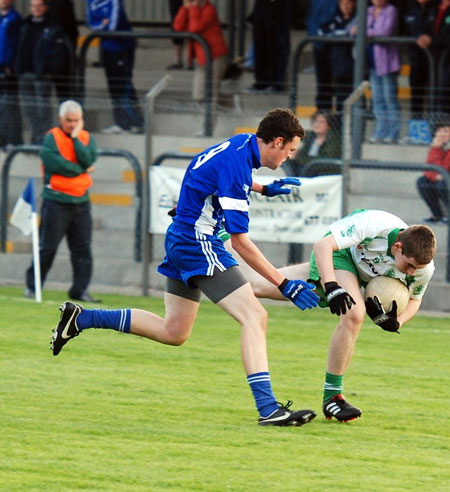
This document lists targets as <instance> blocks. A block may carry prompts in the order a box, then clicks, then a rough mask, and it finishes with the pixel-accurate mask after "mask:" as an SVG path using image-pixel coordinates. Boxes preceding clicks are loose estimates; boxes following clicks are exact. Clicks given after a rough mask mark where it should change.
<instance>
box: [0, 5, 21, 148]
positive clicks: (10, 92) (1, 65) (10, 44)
mask: <svg viewBox="0 0 450 492" xmlns="http://www.w3.org/2000/svg"><path fill="white" fill-rule="evenodd" d="M21 23H22V17H21V16H20V14H19V13H18V12H17V11H16V9H15V8H14V0H0V147H4V146H6V145H8V144H13V145H17V144H20V143H22V119H21V116H20V109H19V106H18V94H19V89H18V85H17V75H16V74H15V73H14V70H13V64H14V57H15V54H16V49H17V42H18V34H19V28H20V25H21Z"/></svg>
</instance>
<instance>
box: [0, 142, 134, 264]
mask: <svg viewBox="0 0 450 492" xmlns="http://www.w3.org/2000/svg"><path fill="white" fill-rule="evenodd" d="M40 151H41V146H40V145H18V146H15V147H12V148H11V149H9V151H8V154H7V156H6V158H5V160H4V162H3V166H2V170H1V194H0V252H2V253H5V252H6V244H7V241H8V223H7V219H8V202H9V184H10V183H9V182H10V172H11V168H12V166H13V164H14V161H16V157H17V156H19V155H20V154H28V155H35V156H37V157H38V156H39V153H40ZM98 156H99V157H113V158H122V159H125V160H126V161H127V162H128V163H129V165H130V167H131V169H132V171H133V174H134V181H135V183H136V184H135V196H134V200H135V224H134V259H135V261H141V243H142V241H141V231H142V199H143V185H142V169H141V165H140V164H139V161H138V160H137V158H136V157H135V156H134V155H133V154H132V153H131V152H128V151H127V150H123V149H102V148H99V149H98Z"/></svg>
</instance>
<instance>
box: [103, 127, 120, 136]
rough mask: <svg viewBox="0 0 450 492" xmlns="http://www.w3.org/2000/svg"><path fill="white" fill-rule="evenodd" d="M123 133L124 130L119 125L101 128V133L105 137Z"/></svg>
mask: <svg viewBox="0 0 450 492" xmlns="http://www.w3.org/2000/svg"><path fill="white" fill-rule="evenodd" d="M123 131H124V129H123V128H122V127H120V126H119V125H111V126H107V127H106V128H103V130H102V133H104V134H105V135H114V134H117V133H122V132H123Z"/></svg>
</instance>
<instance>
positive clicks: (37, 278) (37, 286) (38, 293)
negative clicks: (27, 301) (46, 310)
mask: <svg viewBox="0 0 450 492" xmlns="http://www.w3.org/2000/svg"><path fill="white" fill-rule="evenodd" d="M31 225H32V231H31V237H32V241H33V265H34V295H35V299H36V302H42V289H41V262H40V259H39V228H38V219H37V213H36V211H34V212H33V213H32V214H31Z"/></svg>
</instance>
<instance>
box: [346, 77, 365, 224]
mask: <svg viewBox="0 0 450 492" xmlns="http://www.w3.org/2000/svg"><path fill="white" fill-rule="evenodd" d="M368 87H369V82H367V80H364V81H363V82H361V84H359V86H358V87H357V88H356V89H355V90H354V91H353V92H352V93H351V94H350V96H348V97H347V99H346V100H345V101H344V124H343V130H342V216H343V217H344V216H345V215H347V214H348V210H347V208H348V204H347V195H348V193H349V191H350V161H351V159H352V138H351V136H352V131H351V128H352V116H351V113H352V109H353V105H354V104H355V103H356V102H357V101H358V100H359V99H360V98H361V96H362V95H363V94H364V92H365V90H366V89H367V88H368Z"/></svg>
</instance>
